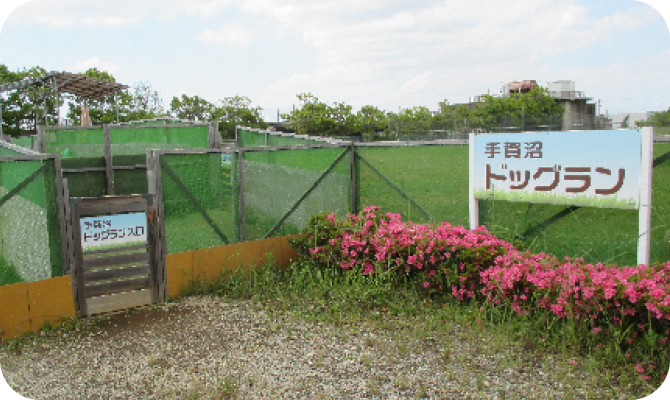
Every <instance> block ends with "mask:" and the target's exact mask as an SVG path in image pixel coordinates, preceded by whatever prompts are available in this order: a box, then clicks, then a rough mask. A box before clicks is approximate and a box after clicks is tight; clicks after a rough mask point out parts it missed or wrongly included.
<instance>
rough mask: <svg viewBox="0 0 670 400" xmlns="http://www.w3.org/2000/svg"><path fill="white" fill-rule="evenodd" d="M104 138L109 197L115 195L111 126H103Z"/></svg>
mask: <svg viewBox="0 0 670 400" xmlns="http://www.w3.org/2000/svg"><path fill="white" fill-rule="evenodd" d="M102 136H103V139H104V142H105V169H106V171H105V172H106V173H107V195H108V196H113V195H114V167H113V165H112V137H111V129H110V127H109V125H103V126H102Z"/></svg>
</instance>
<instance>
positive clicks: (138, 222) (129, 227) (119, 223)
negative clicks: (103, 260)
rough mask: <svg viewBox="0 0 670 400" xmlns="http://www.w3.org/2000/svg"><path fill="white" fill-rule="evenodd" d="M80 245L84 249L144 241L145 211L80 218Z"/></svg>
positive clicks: (145, 233)
mask: <svg viewBox="0 0 670 400" xmlns="http://www.w3.org/2000/svg"><path fill="white" fill-rule="evenodd" d="M80 224H81V245H82V247H83V248H84V249H90V248H97V247H104V248H106V247H114V246H117V245H118V246H120V245H129V244H133V243H146V241H147V217H146V214H145V213H130V214H119V215H103V216H98V217H89V218H82V219H81V221H80Z"/></svg>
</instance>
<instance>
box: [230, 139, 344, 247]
mask: <svg viewBox="0 0 670 400" xmlns="http://www.w3.org/2000/svg"><path fill="white" fill-rule="evenodd" d="M343 151H347V149H346V148H325V149H304V150H303V149H299V150H275V151H267V152H247V153H244V155H243V163H242V168H243V173H242V176H243V188H244V217H245V221H246V224H245V229H246V238H247V240H255V239H261V238H263V237H265V236H266V235H267V234H268V233H269V232H270V231H271V230H272V229H273V228H274V227H275V225H277V223H278V222H279V221H280V219H281V218H282V217H284V216H285V215H286V214H287V213H288V211H289V210H291V208H292V207H293V206H294V205H295V204H296V203H297V201H298V199H300V198H301V196H303V195H304V194H305V193H306V192H307V191H308V190H309V189H310V188H311V187H312V186H313V185H314V183H315V182H316V181H317V180H318V179H319V177H321V176H322V174H323V173H324V171H326V170H327V169H328V168H329V167H330V166H331V164H332V163H333V162H334V161H335V160H336V159H337V158H338V156H340V155H341V154H342V152H343ZM349 165H350V162H349V159H348V157H347V156H344V157H343V158H342V159H341V160H340V161H339V162H338V163H337V164H336V165H335V166H334V168H333V169H332V170H331V172H330V174H328V175H327V176H326V177H325V178H324V179H323V180H322V181H321V183H320V184H319V185H318V186H317V187H316V188H315V190H313V191H312V192H311V193H310V194H309V195H308V196H307V197H306V198H305V200H304V201H303V202H302V203H301V204H300V205H299V206H298V207H297V208H296V210H295V211H294V212H293V213H292V214H291V215H290V216H289V217H288V218H287V219H286V220H285V221H284V223H283V224H281V226H279V227H278V229H277V230H276V231H275V232H274V233H273V234H272V235H271V236H281V235H288V234H293V233H298V232H299V231H300V230H302V229H303V228H304V227H305V225H306V222H307V219H308V218H309V217H311V216H312V215H314V214H316V213H318V212H321V211H330V212H334V213H336V214H337V215H338V216H340V217H343V216H344V215H346V213H347V212H348V211H350V209H351V192H350V188H351V179H350V176H351V174H350V172H349Z"/></svg>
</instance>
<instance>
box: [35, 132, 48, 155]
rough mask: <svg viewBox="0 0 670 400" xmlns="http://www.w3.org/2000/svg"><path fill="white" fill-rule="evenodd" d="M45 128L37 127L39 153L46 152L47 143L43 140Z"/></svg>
mask: <svg viewBox="0 0 670 400" xmlns="http://www.w3.org/2000/svg"><path fill="white" fill-rule="evenodd" d="M44 130H45V127H44V126H42V125H38V126H37V151H38V152H40V153H46V152H47V143H46V138H45V136H46V135H45V132H44Z"/></svg>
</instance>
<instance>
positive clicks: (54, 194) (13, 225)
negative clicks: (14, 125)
mask: <svg viewBox="0 0 670 400" xmlns="http://www.w3.org/2000/svg"><path fill="white" fill-rule="evenodd" d="M57 164H58V162H57V159H56V157H53V156H46V155H39V154H37V153H34V152H31V151H27V150H25V149H21V148H20V147H17V146H12V145H10V144H9V143H6V142H2V141H0V285H5V284H10V283H15V282H30V281H35V280H39V279H46V278H51V277H54V276H60V275H62V274H63V254H62V247H61V245H62V243H61V226H60V221H61V218H60V215H59V204H58V202H59V194H58V192H59V191H58V189H57V182H58V181H57V179H56V178H57V168H58V166H57Z"/></svg>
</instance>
